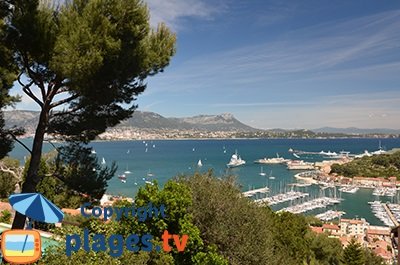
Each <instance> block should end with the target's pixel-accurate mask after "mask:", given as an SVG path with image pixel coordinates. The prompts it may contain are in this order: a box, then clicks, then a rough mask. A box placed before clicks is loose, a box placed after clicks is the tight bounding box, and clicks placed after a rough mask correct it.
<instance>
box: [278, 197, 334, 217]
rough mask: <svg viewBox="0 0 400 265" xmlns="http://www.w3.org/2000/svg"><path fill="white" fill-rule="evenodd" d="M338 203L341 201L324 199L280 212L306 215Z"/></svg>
mask: <svg viewBox="0 0 400 265" xmlns="http://www.w3.org/2000/svg"><path fill="white" fill-rule="evenodd" d="M338 203H340V200H338V199H335V198H329V197H322V198H317V199H314V200H311V201H308V202H305V203H302V204H298V205H295V206H290V207H286V208H283V209H281V210H279V212H281V211H285V212H291V213H305V212H308V211H311V210H315V209H320V208H326V207H327V206H329V205H334V204H338Z"/></svg>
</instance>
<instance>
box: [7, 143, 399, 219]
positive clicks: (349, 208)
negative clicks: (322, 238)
mask: <svg viewBox="0 0 400 265" xmlns="http://www.w3.org/2000/svg"><path fill="white" fill-rule="evenodd" d="M25 141H26V142H27V143H28V144H30V143H31V140H29V139H26V140H25ZM379 144H381V146H382V147H383V148H384V149H386V150H390V149H392V148H399V147H400V139H380V140H379V139H250V140H249V139H246V140H244V139H243V140H242V139H240V140H239V139H237V140H236V139H234V140H153V141H150V140H147V141H108V142H93V143H91V144H90V145H91V146H92V147H93V148H94V150H95V151H96V154H97V156H98V158H99V161H101V160H102V159H103V158H104V160H105V162H106V165H107V164H111V162H112V161H115V162H116V163H117V165H118V171H117V172H116V176H115V177H114V178H113V179H111V180H110V181H109V185H108V190H107V193H110V194H115V195H123V196H129V197H134V195H135V193H136V192H137V190H138V188H139V187H140V186H143V185H145V181H151V180H154V179H156V180H157V181H158V182H159V183H160V184H161V185H163V184H164V183H165V182H166V181H168V180H169V179H171V178H173V177H174V176H178V175H191V174H193V173H194V172H196V171H201V172H205V171H207V170H209V169H212V170H213V171H214V173H215V175H216V176H217V177H225V176H227V175H235V176H236V178H237V182H238V184H239V185H240V186H241V189H242V190H243V191H245V190H248V189H250V188H260V187H264V186H265V185H268V186H269V187H270V189H271V192H270V193H271V195H273V194H276V193H280V192H284V191H287V190H289V189H290V187H289V186H288V185H287V184H290V183H294V182H295V178H294V177H293V176H294V175H295V174H296V173H298V172H299V171H289V170H287V169H286V166H285V165H263V171H264V172H265V173H266V174H267V176H266V177H265V176H260V175H259V173H260V170H261V168H260V165H258V164H254V163H253V161H254V160H257V159H260V158H264V157H275V156H276V154H277V153H278V154H279V156H282V157H284V158H290V159H295V158H294V157H293V155H292V154H291V153H289V152H288V149H289V148H292V149H295V150H302V151H309V152H320V151H321V150H324V151H326V152H327V151H331V152H337V153H339V152H340V151H342V150H345V151H350V152H351V153H352V154H359V153H363V152H364V150H369V151H370V152H371V151H375V150H378V147H379ZM51 149H52V147H51V146H50V145H49V144H45V146H44V151H49V150H51ZM235 151H237V152H238V154H239V155H240V156H241V157H242V159H244V160H245V161H246V162H247V163H246V165H244V166H241V167H238V168H233V169H227V168H226V164H227V163H228V162H229V160H230V157H231V155H232V154H233V153H235ZM10 155H11V156H13V157H16V158H18V159H20V160H21V161H23V159H24V156H26V155H27V152H26V151H25V150H24V149H23V148H22V147H20V146H18V145H17V144H16V146H15V148H14V150H13V151H12V153H11V154H10ZM199 159H201V161H202V164H203V166H202V167H201V168H199V167H198V166H197V162H198V160H199ZM301 159H303V160H305V161H322V160H323V159H324V158H323V157H321V156H316V155H302V156H301ZM125 171H130V172H132V173H130V174H125V175H126V176H127V181H126V183H122V182H121V181H120V180H119V179H118V178H117V177H118V175H121V174H123V173H124V172H125ZM149 173H150V174H149ZM149 175H150V177H149ZM269 175H272V176H274V177H275V179H274V180H271V179H269V178H268V176H269ZM296 189H299V190H300V191H305V192H309V193H310V194H311V195H312V196H317V195H320V194H321V192H322V191H321V190H320V189H319V187H318V186H310V187H303V188H296ZM324 192H325V195H333V193H334V191H333V190H330V189H327V190H325V191H324ZM341 196H342V198H343V199H344V200H343V201H342V202H341V204H340V205H338V206H335V207H336V209H338V210H343V211H345V212H346V215H345V216H344V217H346V218H354V217H364V218H366V219H367V221H369V222H370V223H371V224H376V225H381V224H382V223H381V222H380V221H379V220H378V219H377V218H375V216H373V215H372V213H371V210H370V206H369V204H368V203H367V202H368V201H373V200H375V199H376V198H374V196H373V195H372V190H368V189H360V190H359V191H358V192H357V193H355V194H347V193H343V194H342V195H341ZM381 200H383V201H386V200H396V201H397V198H394V199H391V198H389V197H384V198H381ZM285 206H287V204H280V205H278V206H274V207H273V208H274V209H276V210H277V209H279V208H282V207H285ZM323 211H325V209H321V210H316V211H313V212H310V213H308V214H317V213H320V212H323Z"/></svg>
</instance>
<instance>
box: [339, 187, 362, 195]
mask: <svg viewBox="0 0 400 265" xmlns="http://www.w3.org/2000/svg"><path fill="white" fill-rule="evenodd" d="M359 189H360V188H359V187H357V186H352V185H350V186H342V187H341V188H340V189H339V191H341V192H345V193H353V194H354V193H356V192H357V191H358V190H359Z"/></svg>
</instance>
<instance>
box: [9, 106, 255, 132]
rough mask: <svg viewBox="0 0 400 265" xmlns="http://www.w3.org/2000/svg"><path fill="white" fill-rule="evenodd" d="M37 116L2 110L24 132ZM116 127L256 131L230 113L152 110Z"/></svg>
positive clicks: (137, 112)
mask: <svg viewBox="0 0 400 265" xmlns="http://www.w3.org/2000/svg"><path fill="white" fill-rule="evenodd" d="M38 118H39V112H38V111H25V110H13V111H5V112H4V119H5V121H6V126H7V127H11V126H17V127H22V128H24V129H25V130H26V132H34V129H35V126H36V124H37V121H38ZM116 127H133V128H138V129H166V130H200V131H202V130H204V131H242V132H253V131H258V129H255V128H252V127H250V126H248V125H246V124H244V123H242V122H240V121H238V120H237V119H236V118H235V117H234V116H233V115H232V114H230V113H224V114H220V115H198V116H194V117H186V118H166V117H163V116H161V115H159V114H157V113H154V112H146V111H135V112H134V113H133V115H132V117H131V118H129V119H127V120H124V121H122V122H121V123H120V124H118V125H117V126H116Z"/></svg>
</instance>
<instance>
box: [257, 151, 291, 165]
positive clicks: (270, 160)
mask: <svg viewBox="0 0 400 265" xmlns="http://www.w3.org/2000/svg"><path fill="white" fill-rule="evenodd" d="M287 161H289V160H288V159H285V158H283V157H279V154H278V153H277V154H276V157H273V158H266V157H265V158H262V159H258V160H256V161H254V163H257V164H283V163H286V162H287Z"/></svg>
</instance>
